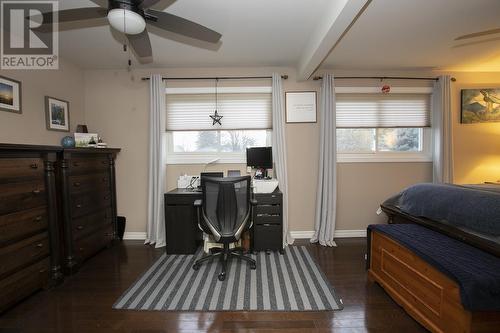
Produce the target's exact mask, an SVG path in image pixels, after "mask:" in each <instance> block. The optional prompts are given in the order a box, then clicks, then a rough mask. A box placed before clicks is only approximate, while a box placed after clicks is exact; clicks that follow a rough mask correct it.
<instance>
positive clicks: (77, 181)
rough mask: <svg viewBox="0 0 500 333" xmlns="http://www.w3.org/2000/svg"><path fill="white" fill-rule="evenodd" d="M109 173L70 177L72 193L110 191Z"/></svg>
mask: <svg viewBox="0 0 500 333" xmlns="http://www.w3.org/2000/svg"><path fill="white" fill-rule="evenodd" d="M109 186H110V182H109V175H108V174H107V173H98V174H91V175H80V176H71V177H69V191H70V194H77V193H85V192H90V191H96V190H98V191H109Z"/></svg>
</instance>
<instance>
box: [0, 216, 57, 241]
mask: <svg viewBox="0 0 500 333" xmlns="http://www.w3.org/2000/svg"><path fill="white" fill-rule="evenodd" d="M47 226H48V218H47V208H46V207H45V206H43V207H38V208H34V209H29V210H23V211H20V212H17V213H12V214H9V215H3V216H0V246H2V245H3V244H6V243H9V242H11V241H13V240H17V239H20V238H23V237H25V236H29V235H32V234H35V233H36V232H40V231H43V230H46V229H47Z"/></svg>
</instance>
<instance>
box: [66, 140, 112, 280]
mask: <svg viewBox="0 0 500 333" xmlns="http://www.w3.org/2000/svg"><path fill="white" fill-rule="evenodd" d="M119 151H120V149H93V148H89V149H85V148H77V149H64V150H63V151H62V152H61V153H60V158H59V162H58V164H59V172H60V184H59V186H60V188H61V191H60V201H61V207H62V209H61V214H62V221H63V232H64V268H65V271H66V272H67V273H70V274H71V273H74V272H75V271H76V270H77V269H78V267H79V266H80V265H81V264H82V262H83V261H85V260H86V259H87V258H89V257H90V256H92V255H94V254H95V253H97V252H98V251H100V250H101V249H103V248H104V247H107V246H109V245H111V242H112V241H113V240H114V239H115V238H116V214H117V213H116V186H115V158H116V155H117V154H118V152H119Z"/></svg>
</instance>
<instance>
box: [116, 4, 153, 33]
mask: <svg viewBox="0 0 500 333" xmlns="http://www.w3.org/2000/svg"><path fill="white" fill-rule="evenodd" d="M108 21H109V24H110V25H111V26H112V27H113V28H115V29H116V30H118V31H120V32H123V33H125V34H127V35H137V34H140V33H141V32H143V31H144V29H146V21H145V20H144V17H142V16H141V15H140V14H138V13H136V12H133V11H131V10H127V9H122V8H115V9H111V10H110V11H109V13H108Z"/></svg>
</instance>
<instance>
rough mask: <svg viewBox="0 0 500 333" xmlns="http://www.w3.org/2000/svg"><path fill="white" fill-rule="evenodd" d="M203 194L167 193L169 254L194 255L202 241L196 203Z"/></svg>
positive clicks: (166, 223) (166, 227) (166, 228)
mask: <svg viewBox="0 0 500 333" xmlns="http://www.w3.org/2000/svg"><path fill="white" fill-rule="evenodd" d="M198 199H201V192H191V193H178V192H175V191H174V192H168V193H165V230H166V234H167V240H166V242H167V248H166V250H167V254H193V253H195V252H196V249H197V247H198V241H199V240H200V239H201V231H200V230H199V228H198V219H197V212H196V208H195V207H194V202H195V201H196V200H198Z"/></svg>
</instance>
